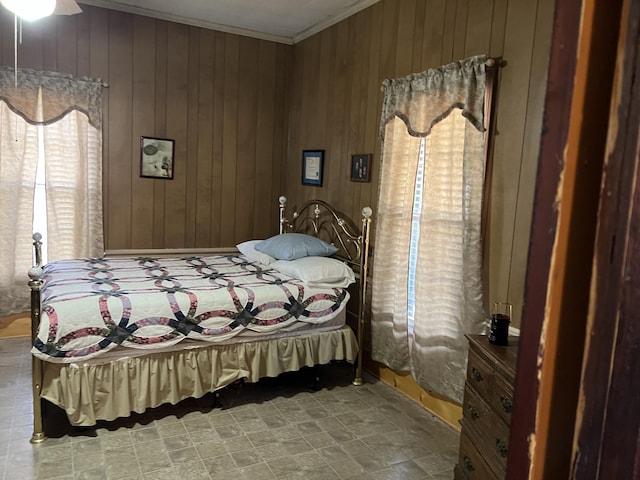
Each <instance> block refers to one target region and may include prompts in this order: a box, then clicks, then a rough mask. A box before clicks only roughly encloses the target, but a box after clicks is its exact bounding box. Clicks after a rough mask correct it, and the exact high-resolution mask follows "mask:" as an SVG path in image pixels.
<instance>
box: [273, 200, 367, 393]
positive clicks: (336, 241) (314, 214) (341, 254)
mask: <svg viewBox="0 0 640 480" xmlns="http://www.w3.org/2000/svg"><path fill="white" fill-rule="evenodd" d="M278 202H279V203H280V233H287V232H289V233H291V232H296V233H307V234H309V235H313V236H314V237H318V238H320V239H322V240H324V241H326V242H328V243H330V244H332V245H334V246H335V247H336V248H337V249H338V252H337V253H336V254H335V255H334V256H336V257H338V258H340V259H341V260H343V261H344V262H345V263H347V264H349V265H350V266H351V268H353V270H354V271H355V273H356V276H357V277H358V313H357V317H358V318H357V324H358V364H357V367H356V374H355V379H354V381H353V384H354V385H362V351H363V335H364V312H365V299H366V295H367V281H368V269H369V233H370V229H371V217H372V214H373V211H372V210H371V208H370V207H364V208H363V209H362V217H361V225H362V226H361V228H358V227H357V225H356V223H355V222H354V221H353V220H351V219H350V218H348V217H346V216H345V215H343V214H342V213H341V212H339V211H338V210H336V209H335V208H333V207H332V206H331V205H329V204H328V203H326V202H324V201H323V200H310V201H308V202H306V203H305V204H304V205H302V207H300V208H299V209H297V210H295V211H294V212H293V213H292V214H291V216H290V217H289V216H287V213H286V205H287V197H285V196H281V197H280V198H279V199H278Z"/></svg>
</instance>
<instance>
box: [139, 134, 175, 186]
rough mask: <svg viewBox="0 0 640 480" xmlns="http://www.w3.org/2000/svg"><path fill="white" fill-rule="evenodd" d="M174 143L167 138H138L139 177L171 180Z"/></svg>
mask: <svg viewBox="0 0 640 480" xmlns="http://www.w3.org/2000/svg"><path fill="white" fill-rule="evenodd" d="M173 150H174V141H173V140H169V139H167V138H154V137H140V176H141V177H145V178H163V179H165V180H171V179H172V178H173Z"/></svg>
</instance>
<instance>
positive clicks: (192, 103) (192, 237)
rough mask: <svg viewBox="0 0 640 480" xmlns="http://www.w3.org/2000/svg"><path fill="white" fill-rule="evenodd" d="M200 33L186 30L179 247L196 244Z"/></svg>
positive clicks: (194, 30) (198, 170) (198, 171)
mask: <svg viewBox="0 0 640 480" xmlns="http://www.w3.org/2000/svg"><path fill="white" fill-rule="evenodd" d="M200 47H201V45H200V31H199V30H196V29H194V28H190V29H189V67H188V68H189V75H188V77H187V78H188V84H187V91H188V92H189V93H188V96H187V102H188V104H187V131H186V140H187V145H186V147H187V154H186V157H185V160H186V164H187V169H186V174H185V181H186V188H187V191H186V195H185V200H186V205H187V207H186V210H185V222H184V223H185V238H184V240H183V242H184V243H183V245H195V244H196V214H197V211H198V210H197V207H196V205H197V204H196V202H197V185H198V175H199V174H200V162H198V136H199V132H198V118H199V110H200V101H199V98H200Z"/></svg>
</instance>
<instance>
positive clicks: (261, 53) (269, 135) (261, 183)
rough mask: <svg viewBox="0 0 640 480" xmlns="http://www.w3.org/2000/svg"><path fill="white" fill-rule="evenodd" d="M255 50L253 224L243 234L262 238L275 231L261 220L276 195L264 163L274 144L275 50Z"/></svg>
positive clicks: (269, 168)
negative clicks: (256, 89) (256, 85)
mask: <svg viewBox="0 0 640 480" xmlns="http://www.w3.org/2000/svg"><path fill="white" fill-rule="evenodd" d="M257 48H258V65H257V67H258V68H257V75H256V81H257V84H258V85H259V88H260V91H259V94H258V95H257V98H256V107H257V112H256V123H255V134H254V136H255V145H254V146H253V148H254V152H255V153H254V154H255V162H254V165H255V182H254V185H255V188H254V189H253V204H252V205H250V206H249V209H250V210H251V211H252V212H253V219H252V220H253V225H252V228H251V230H250V232H249V233H247V235H251V234H253V236H254V237H253V238H266V237H269V236H270V235H273V233H274V232H275V230H271V229H270V224H269V223H265V222H264V219H263V217H265V216H269V215H270V214H269V212H270V211H271V210H269V209H265V206H268V205H270V204H275V200H276V198H277V197H278V195H279V194H278V193H277V192H275V191H274V188H273V184H272V182H270V181H269V179H271V178H272V177H273V174H274V167H275V166H274V164H273V162H268V161H266V159H267V158H268V155H270V154H271V153H272V152H273V148H274V145H275V142H276V139H275V133H276V129H275V125H276V117H275V102H276V101H277V100H276V98H277V97H276V92H275V89H276V72H275V70H274V68H273V66H274V65H275V64H276V58H277V47H276V45H275V44H274V43H266V42H260V43H259V45H258V47H257ZM276 168H277V167H276ZM274 217H275V215H274ZM251 232H252V233H251Z"/></svg>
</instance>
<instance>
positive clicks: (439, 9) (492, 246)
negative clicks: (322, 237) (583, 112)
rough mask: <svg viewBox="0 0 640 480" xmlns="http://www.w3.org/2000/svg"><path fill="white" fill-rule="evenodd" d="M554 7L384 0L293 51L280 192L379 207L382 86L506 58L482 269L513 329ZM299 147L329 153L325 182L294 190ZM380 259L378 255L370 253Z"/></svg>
mask: <svg viewBox="0 0 640 480" xmlns="http://www.w3.org/2000/svg"><path fill="white" fill-rule="evenodd" d="M553 10H554V0H454V1H451V0H382V1H381V2H379V3H376V4H375V5H373V6H371V7H369V8H368V9H366V10H363V11H361V12H359V13H358V14H356V15H354V16H352V17H350V18H348V19H346V20H343V21H342V22H340V23H338V24H336V25H334V26H333V27H331V28H328V29H326V30H324V31H322V32H320V33H318V34H316V35H314V36H313V37H310V38H308V39H306V40H304V41H303V42H301V43H299V44H297V45H295V48H294V60H293V87H292V89H293V95H292V100H291V107H290V143H289V150H288V167H287V169H286V183H285V185H286V187H285V193H286V195H287V196H288V197H289V198H290V201H291V202H292V203H296V202H297V203H300V202H302V201H304V200H308V199H311V198H321V199H324V200H327V201H329V202H331V203H332V204H334V205H336V206H338V207H339V208H340V209H342V210H343V211H345V212H346V213H348V214H351V215H354V216H357V215H359V212H360V210H361V208H362V207H364V206H367V205H370V206H372V207H373V208H374V211H375V208H376V204H377V194H378V182H379V171H380V168H379V167H380V157H381V155H380V153H381V152H380V150H381V145H380V140H379V137H378V128H379V122H380V112H381V109H382V92H381V90H380V87H381V84H382V81H383V80H384V79H385V78H394V77H400V76H404V75H407V74H409V73H412V72H420V71H422V70H425V69H427V68H432V67H437V66H440V65H443V64H447V63H450V62H453V61H456V60H459V59H463V58H467V57H470V56H473V55H478V54H486V55H488V56H491V57H503V59H504V60H505V61H506V66H504V67H503V68H502V69H501V72H500V84H499V91H498V96H497V105H496V117H495V120H496V136H495V138H494V142H493V174H492V178H491V179H490V186H491V214H490V219H489V229H488V235H487V238H486V242H487V245H488V247H487V249H486V258H485V262H486V264H487V265H488V267H489V282H488V283H489V284H488V285H485V291H486V292H487V293H486V295H487V299H488V300H500V301H509V302H511V303H513V304H514V322H513V323H514V324H515V326H518V325H519V319H520V311H521V308H522V298H523V292H524V278H525V270H526V262H527V253H528V246H529V230H530V223H531V217H532V210H533V193H534V188H535V184H534V183H535V173H536V168H537V158H538V143H539V139H540V133H541V128H542V112H543V102H544V94H545V84H546V72H547V67H548V52H549V45H550V43H549V42H550V38H551V28H552V20H553ZM304 149H324V150H325V166H324V185H323V186H322V187H312V186H303V185H301V181H300V176H301V155H302V150H304ZM356 153H373V155H374V157H373V166H372V180H371V182H370V183H355V182H351V181H350V180H349V172H350V159H351V155H353V154H356ZM377 254H384V252H377Z"/></svg>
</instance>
